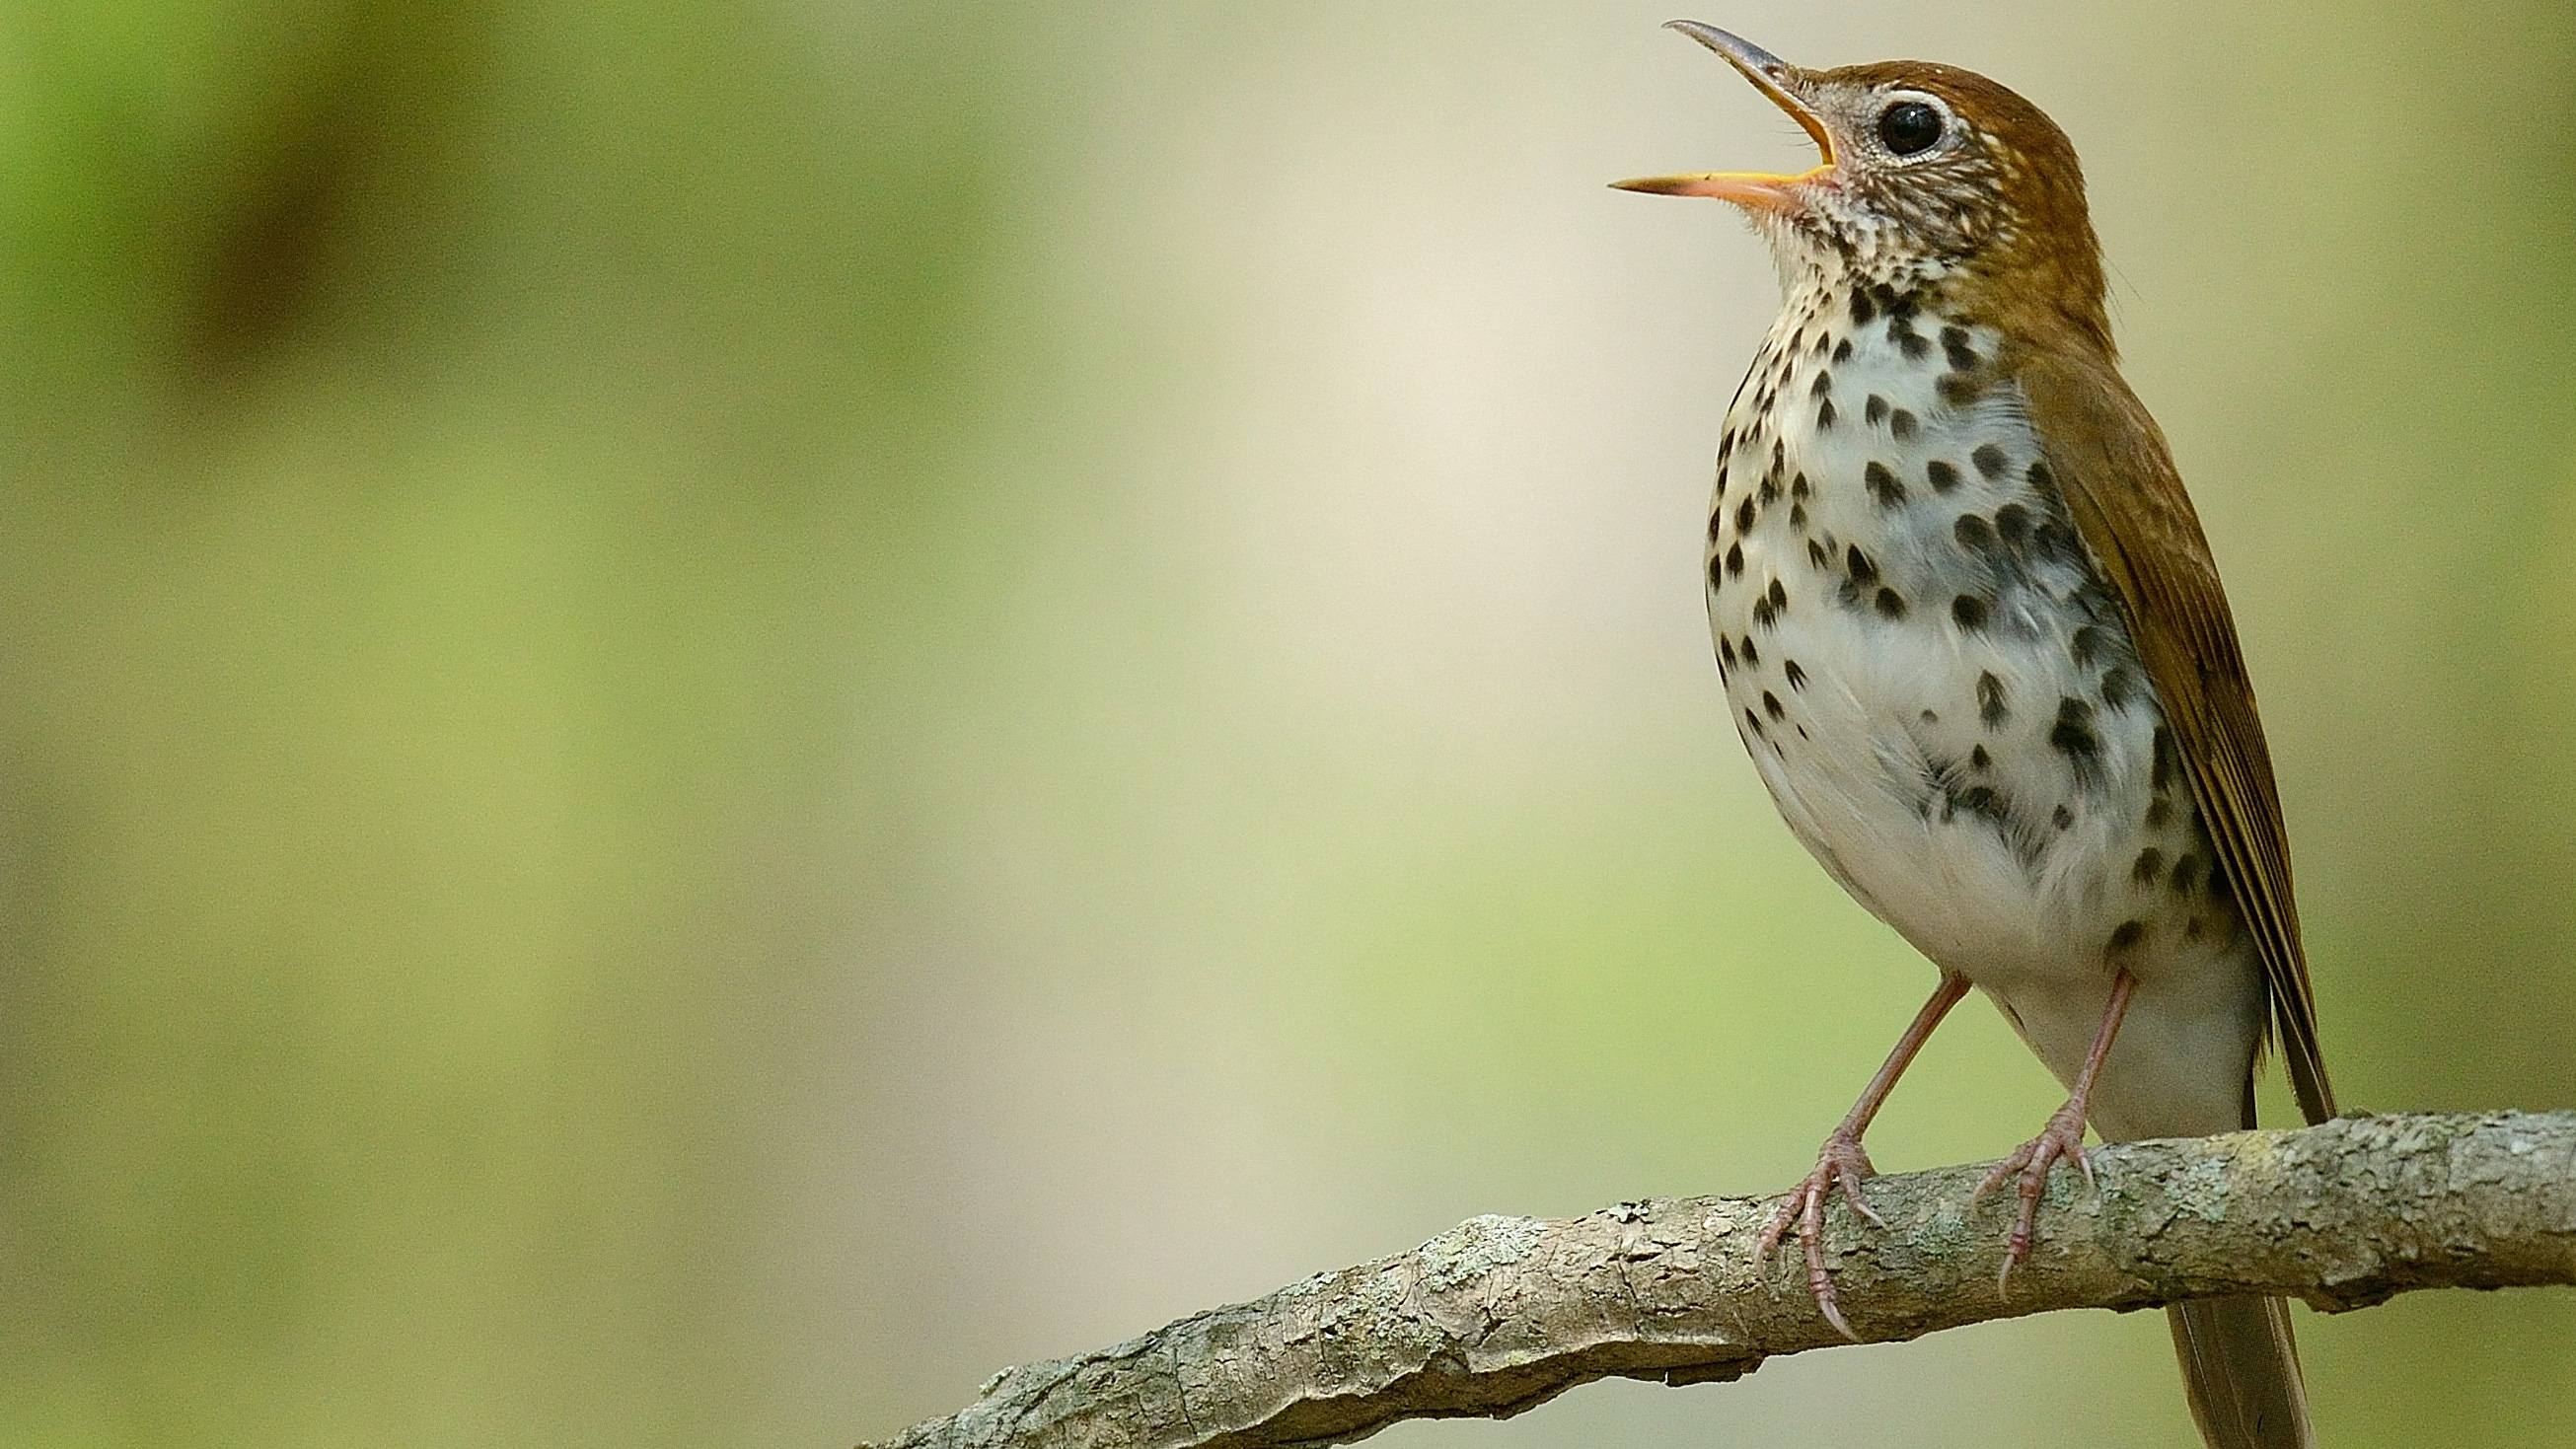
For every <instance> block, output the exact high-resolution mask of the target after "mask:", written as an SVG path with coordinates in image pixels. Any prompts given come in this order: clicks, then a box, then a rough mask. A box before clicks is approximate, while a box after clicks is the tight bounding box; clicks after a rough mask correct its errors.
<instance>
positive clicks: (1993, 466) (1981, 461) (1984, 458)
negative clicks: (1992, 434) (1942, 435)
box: [1968, 443, 2006, 478]
mask: <svg viewBox="0 0 2576 1449" xmlns="http://www.w3.org/2000/svg"><path fill="white" fill-rule="evenodd" d="M1968 461H1969V462H1971V463H1974V464H1976V465H1977V472H1978V473H1980V474H1982V475H1983V476H1985V477H1988V478H2000V477H2002V476H2003V473H2004V463H2005V461H2006V460H2005V458H2004V450H2003V449H2001V448H1998V447H1996V446H1995V445H1994V444H1992V443H1980V444H1978V445H1977V451H1975V452H1973V453H1970V454H1969V455H1968Z"/></svg>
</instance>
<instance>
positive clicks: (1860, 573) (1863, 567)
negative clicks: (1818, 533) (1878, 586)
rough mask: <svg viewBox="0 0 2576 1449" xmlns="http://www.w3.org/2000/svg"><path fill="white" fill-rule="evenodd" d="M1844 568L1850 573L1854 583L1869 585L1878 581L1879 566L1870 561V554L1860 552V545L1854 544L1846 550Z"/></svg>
mask: <svg viewBox="0 0 2576 1449" xmlns="http://www.w3.org/2000/svg"><path fill="white" fill-rule="evenodd" d="M1843 568H1844V569H1846V570H1847V571H1849V572H1850V574H1851V581H1852V582H1853V583H1856V584H1869V583H1876V582H1877V581H1878V565H1877V564H1875V563H1873V562H1871V561H1870V557H1869V555H1868V554H1865V553H1862V552H1861V551H1860V545H1859V544H1853V545H1852V546H1851V547H1850V548H1848V549H1846V550H1844V552H1843Z"/></svg>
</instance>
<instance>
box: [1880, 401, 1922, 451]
mask: <svg viewBox="0 0 2576 1449" xmlns="http://www.w3.org/2000/svg"><path fill="white" fill-rule="evenodd" d="M1917 426H1919V425H1918V424H1917V423H1916V422H1915V419H1914V414H1912V413H1909V412H1907V411H1906V410H1905V409H1903V408H1898V409H1897V410H1896V411H1895V412H1893V413H1891V414H1889V415H1888V419H1887V435H1888V436H1889V437H1891V438H1894V439H1895V440H1896V441H1898V442H1900V443H1902V442H1906V441H1908V440H1910V439H1911V438H1912V437H1913V436H1914V432H1915V429H1916V428H1917Z"/></svg>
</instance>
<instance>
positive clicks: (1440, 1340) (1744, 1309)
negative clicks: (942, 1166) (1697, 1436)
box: [861, 1112, 2576, 1449]
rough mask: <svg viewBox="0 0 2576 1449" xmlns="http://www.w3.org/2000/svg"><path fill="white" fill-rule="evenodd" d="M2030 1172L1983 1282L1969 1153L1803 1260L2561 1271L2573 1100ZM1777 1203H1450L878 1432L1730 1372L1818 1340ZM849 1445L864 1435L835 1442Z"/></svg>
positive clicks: (2136, 1288)
mask: <svg viewBox="0 0 2576 1449" xmlns="http://www.w3.org/2000/svg"><path fill="white" fill-rule="evenodd" d="M2091 1156H2092V1159H2093V1163H2094V1169H2095V1173H2096V1175H2097V1178H2098V1187H2094V1186H2087V1185H2086V1184H2085V1182H2084V1180H2083V1178H2082V1177H2081V1176H2080V1175H2078V1174H2076V1173H2073V1172H2071V1171H2063V1170H2061V1171H2060V1172H2058V1173H2057V1174H2056V1175H2055V1177H2054V1179H2053V1180H2052V1183H2051V1185H2050V1190H2049V1194H2048V1199H2047V1201H2046V1203H2045V1204H2044V1206H2043V1208H2042V1211H2041V1214H2040V1218H2039V1231H2038V1238H2037V1242H2036V1244H2035V1246H2034V1248H2033V1250H2032V1253H2031V1257H2030V1259H2029V1260H2028V1261H2027V1262H2026V1263H2024V1264H2023V1266H2022V1267H2021V1268H2020V1269H2018V1270H2017V1271H2016V1272H2015V1273H2014V1275H2013V1280H2012V1295H2011V1297H2010V1298H2005V1297H2002V1296H2000V1295H1999V1294H1998V1293H1997V1292H1996V1288H1995V1275H1996V1272H1997V1270H1998V1269H1999V1268H2000V1267H2001V1266H2002V1255H2003V1246H2004V1233H2005V1229H2006V1227H2007V1225H2008V1223H2009V1213H2010V1204H2011V1197H2012V1195H2011V1193H2010V1192H2008V1191H2007V1192H2000V1193H1995V1194H1990V1195H1989V1196H1988V1197H1987V1198H1986V1199H1985V1200H1984V1202H1982V1203H1981V1204H1978V1205H1977V1206H1975V1207H1973V1208H1972V1207H1971V1206H1970V1205H1969V1201H1968V1196H1969V1193H1970V1191H1971V1190H1972V1189H1973V1188H1974V1187H1975V1186H1976V1184H1977V1181H1978V1180H1979V1179H1980V1178H1981V1177H1982V1176H1983V1175H1984V1171H1985V1169H1984V1167H1983V1165H1978V1166H1970V1167H1950V1168H1941V1169H1938V1170H1935V1171H1931V1172H1916V1173H1906V1174H1901V1175H1897V1176H1889V1177H1881V1178H1876V1179H1873V1180H1872V1181H1871V1183H1870V1186H1869V1197H1870V1204H1871V1206H1872V1207H1873V1208H1875V1209H1876V1210H1877V1211H1878V1212H1879V1213H1881V1214H1882V1215H1884V1216H1885V1218H1886V1219H1887V1226H1886V1228H1885V1229H1883V1230H1882V1229H1878V1228H1874V1227H1871V1226H1870V1225H1868V1224H1867V1223H1864V1222H1861V1221H1859V1220H1857V1219H1856V1218H1854V1217H1853V1216H1852V1215H1851V1213H1850V1211H1849V1209H1848V1208H1847V1207H1845V1206H1843V1205H1842V1204H1840V1203H1839V1202H1837V1204H1836V1205H1835V1207H1834V1208H1833V1210H1832V1212H1831V1213H1830V1214H1829V1216H1828V1221H1827V1248H1828V1253H1829V1261H1830V1262H1831V1263H1832V1264H1833V1266H1834V1267H1835V1269H1836V1270H1837V1281H1838V1283H1839V1284H1840V1287H1841V1295H1842V1303H1843V1307H1844V1309H1845V1311H1846V1312H1847V1313H1848V1314H1849V1316H1850V1318H1851V1321H1852V1327H1853V1328H1854V1329H1855V1330H1856V1331H1857V1332H1859V1333H1860V1335H1861V1336H1862V1337H1863V1338H1865V1339H1869V1340H1873V1341H1885V1340H1902V1339H1910V1338H1915V1337H1919V1336H1920V1335H1923V1334H1926V1333H1932V1332H1935V1331H1937V1330H1940V1329H1944V1328H1955V1327H1957V1326H1959V1325H1961V1324H1968V1323H1978V1322H1983V1321H1985V1320H1987V1319H1994V1318H2011V1317H2018V1316H2020V1315H2023V1314H2029V1313H2045V1312H2049V1311H2051V1310H2055V1309H2061V1308H2112V1309H2121V1310H2126V1309H2132V1308H2146V1307H2151V1306H2154V1305H2157V1304H2162V1303H2168V1302H2172V1301H2174V1300H2176V1299H2184V1298H2197V1297H2206V1296H2210V1295H2214V1294H2230V1293H2264V1294H2277V1295H2281V1296H2284V1297H2293V1298H2302V1299H2305V1300H2307V1301H2308V1302H2309V1303H2310V1304H2313V1305H2314V1306H2316V1307H2318V1308H2320V1309H2324V1310H2326V1311H2329V1312H2333V1311H2340V1310H2343V1309H2348V1308H2360V1307H2364V1306H2367V1305H2369V1304H2373V1303H2378V1302H2380V1301H2382V1300H2384V1299H2386V1298H2388V1297H2390V1296H2392V1295H2394V1294H2397V1293H2402V1292H2405V1291H2407V1290H2408V1289H2413V1288H2506V1287H2519V1286H2531V1285H2540V1284H2576V1112H2553V1113H2542V1114H2530V1113H2511V1112H2507V1113H2494V1114H2489V1115H2482V1116H2465V1115H2414V1116H2391V1117H2355V1118H2345V1119H2339V1120H2336V1121H2333V1122H2328V1123H2326V1124H2325V1125H2323V1126H2320V1127H2310V1128H2304V1129H2301V1130H2298V1131H2287V1132H2238V1133H2230V1134H2228V1135H2225V1136H2221V1137H2209V1138H2196V1139H2188V1140H2175V1141H2164V1142H2138V1143H2128V1144H2123V1145H2120V1146H2115V1147H2100V1148H2095V1149H2093V1150H2092V1152H2091ZM1775 1201H1776V1199H1755V1198H1714V1197H1711V1198H1685V1199H1678V1200H1672V1201H1652V1202H1635V1203H1622V1204H1620V1205H1618V1206H1616V1207H1611V1208H1605V1209H1603V1210H1602V1211H1599V1212H1595V1213H1589V1214H1586V1215H1585V1216H1583V1217H1579V1218H1571V1219H1565V1220H1550V1219H1539V1218H1508V1217H1482V1218H1473V1219H1470V1220H1469V1221H1467V1222H1465V1223H1462V1224H1460V1225H1459V1226H1457V1227H1455V1228H1452V1229H1450V1230H1449V1231H1448V1232H1445V1233H1442V1234H1441V1235H1440V1236H1438V1237H1436V1238H1433V1239H1432V1240H1431V1241H1429V1242H1427V1243H1424V1244H1423V1245H1422V1246H1420V1247H1418V1248H1415V1249H1414V1250H1413V1251H1411V1252H1408V1253H1401V1254H1398V1255H1396V1256H1395V1257H1392V1258H1383V1259H1380V1260H1378V1261H1377V1262H1374V1263H1364V1264H1361V1265H1360V1266H1358V1267H1355V1268H1344V1269H1342V1270H1340V1271H1338V1272H1332V1273H1321V1274H1317V1275H1316V1276H1315V1277H1312V1278H1309V1279H1307V1280H1306V1281H1304V1282H1302V1283H1299V1284H1296V1285H1294V1286H1293V1287H1289V1288H1283V1289H1281V1290H1280V1291H1278V1292H1276V1293H1273V1294H1271V1295H1270V1296H1268V1297H1266V1298H1262V1299H1258V1300H1256V1301H1254V1302H1251V1303H1242V1304H1236V1305H1234V1306H1232V1307H1227V1308H1218V1309H1212V1310H1210V1311H1208V1312H1205V1313H1199V1314H1194V1315H1192V1316H1190V1317H1188V1318H1184V1319H1182V1320H1180V1321H1179V1322H1177V1323H1173V1324H1170V1325H1168V1326H1166V1327H1164V1328H1161V1329H1158V1330H1156V1331H1155V1332H1153V1333H1149V1334H1147V1335H1145V1336H1144V1337H1142V1338H1138V1339H1132V1340H1130V1341H1128V1342H1126V1343H1122V1344H1119V1345H1117V1346H1116V1347H1114V1348H1107V1349H1102V1350H1100V1351H1099V1352H1096V1353H1088V1354H1083V1355H1080V1356H1078V1357H1074V1358H1066V1359H1058V1360H1055V1361H1054V1362H1051V1363H1043V1364H1032V1365H1029V1366H1026V1367H1021V1368H1011V1369H1005V1370H1003V1371H1002V1372H1001V1373H999V1374H997V1375H995V1376H994V1377H993V1379H992V1380H991V1381H990V1382H988V1383H987V1384H986V1385H985V1386H984V1391H983V1396H982V1397H981V1398H979V1399H978V1400H976V1402H975V1403H973V1404H971V1405H969V1406H968V1407H967V1408H965V1409H963V1410H961V1411H960V1412H958V1413H956V1414H953V1415H951V1416H949V1417H948V1418H945V1419H939V1420H935V1421H933V1422H931V1423H927V1424H921V1425H917V1426H915V1427H914V1428H911V1429H908V1430H906V1431H905V1432H904V1433H902V1434H900V1435H898V1436H896V1437H895V1438H894V1439H893V1440H891V1441H889V1442H888V1443H887V1444H886V1445H885V1446H884V1449H1002V1446H1010V1449H1039V1446H1048V1449H1058V1446H1061V1449H1076V1446H1080V1449H1108V1446H1113V1445H1114V1446H1120V1449H1182V1446H1191V1449H1210V1446H1224V1449H1254V1446H1283V1445H1305V1444H1334V1443H1347V1442H1349V1441H1351V1440H1354V1439H1360V1438H1365V1437H1367V1436H1368V1435H1370V1434H1373V1433H1375V1432H1377V1431H1378V1430H1380V1429H1383V1428H1385V1427H1386V1426H1388V1425H1389V1424H1393V1423H1396V1422H1398V1421H1400V1420H1404V1419H1420V1418H1450V1417H1460V1416H1467V1415H1481V1416H1488V1417H1494V1418H1501V1417H1505V1416H1508V1415H1512V1414H1517V1413H1519V1412H1521V1411H1522V1410H1524V1409H1529V1408H1533V1407H1535V1406H1537V1405H1539V1404H1542V1403H1544V1402H1546V1401H1547V1400H1548V1399H1550V1398H1553V1397H1554V1396H1556V1395H1558V1394H1560V1393H1563V1392H1564V1391H1566V1390H1567V1389H1569V1388H1572V1387H1574V1386H1575V1385H1577V1384H1581V1383H1586V1382H1589V1381H1591V1380H1593V1379H1598V1378H1604V1377H1608V1376H1611V1375H1621V1376H1625V1377H1629V1378H1640V1379H1653V1380H1656V1381H1659V1382H1663V1383H1669V1384H1690V1383H1705V1382H1710V1381H1714V1380H1724V1379H1733V1378H1737V1377H1740V1376H1742V1375H1744V1374H1747V1373H1750V1372H1752V1371H1753V1370H1754V1369H1756V1368H1758V1367H1760V1366H1761V1363H1762V1360H1764V1359H1765V1358H1768V1357H1771V1356H1772V1355H1774V1354H1787V1353H1799V1352H1803V1351H1805V1350H1807V1349H1814V1348H1829V1347H1832V1346H1834V1345H1836V1344H1838V1343H1841V1342H1844V1341H1845V1340H1843V1339H1842V1338H1841V1337H1840V1336H1839V1335H1837V1334H1836V1333H1835V1332H1834V1331H1833V1329H1832V1328H1830V1327H1829V1326H1827V1325H1826V1323H1825V1322H1824V1320H1823V1319H1822V1318H1821V1317H1819V1316H1818V1314H1817V1312H1816V1308H1815V1305H1814V1304H1813V1303H1812V1302H1811V1301H1810V1300H1809V1299H1808V1297H1807V1289H1806V1274H1805V1270H1804V1266H1803V1263H1802V1262H1801V1261H1800V1258H1799V1254H1798V1252H1797V1248H1796V1245H1795V1244H1794V1242H1793V1243H1792V1244H1790V1245H1789V1247H1788V1248H1787V1250H1786V1251H1784V1252H1782V1253H1778V1254H1774V1255H1773V1256H1772V1258H1771V1260H1770V1262H1769V1263H1768V1265H1767V1267H1765V1268H1764V1269H1762V1270H1761V1271H1756V1269H1755V1266H1754V1262H1753V1244H1754V1239H1755V1237H1756V1236H1757V1235H1758V1234H1759V1233H1760V1231H1761V1228H1762V1225H1763V1223H1764V1222H1765V1221H1767V1220H1768V1216H1769V1213H1770V1211H1771V1208H1772V1205H1773V1203H1774V1202H1775ZM861 1449H868V1446H861Z"/></svg>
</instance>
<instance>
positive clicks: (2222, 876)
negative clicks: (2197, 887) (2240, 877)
mask: <svg viewBox="0 0 2576 1449" xmlns="http://www.w3.org/2000/svg"><path fill="white" fill-rule="evenodd" d="M2209 898H2210V899H2211V900H2213V901H2220V902H2226V901H2232V900H2234V899H2235V898H2236V885H2235V882H2233V881H2231V880H2229V879H2228V878H2227V869H2226V867H2225V866H2224V865H2222V864H2221V863H2219V862H2218V861H2214V860H2213V861H2211V862H2210V863H2209Z"/></svg>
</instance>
